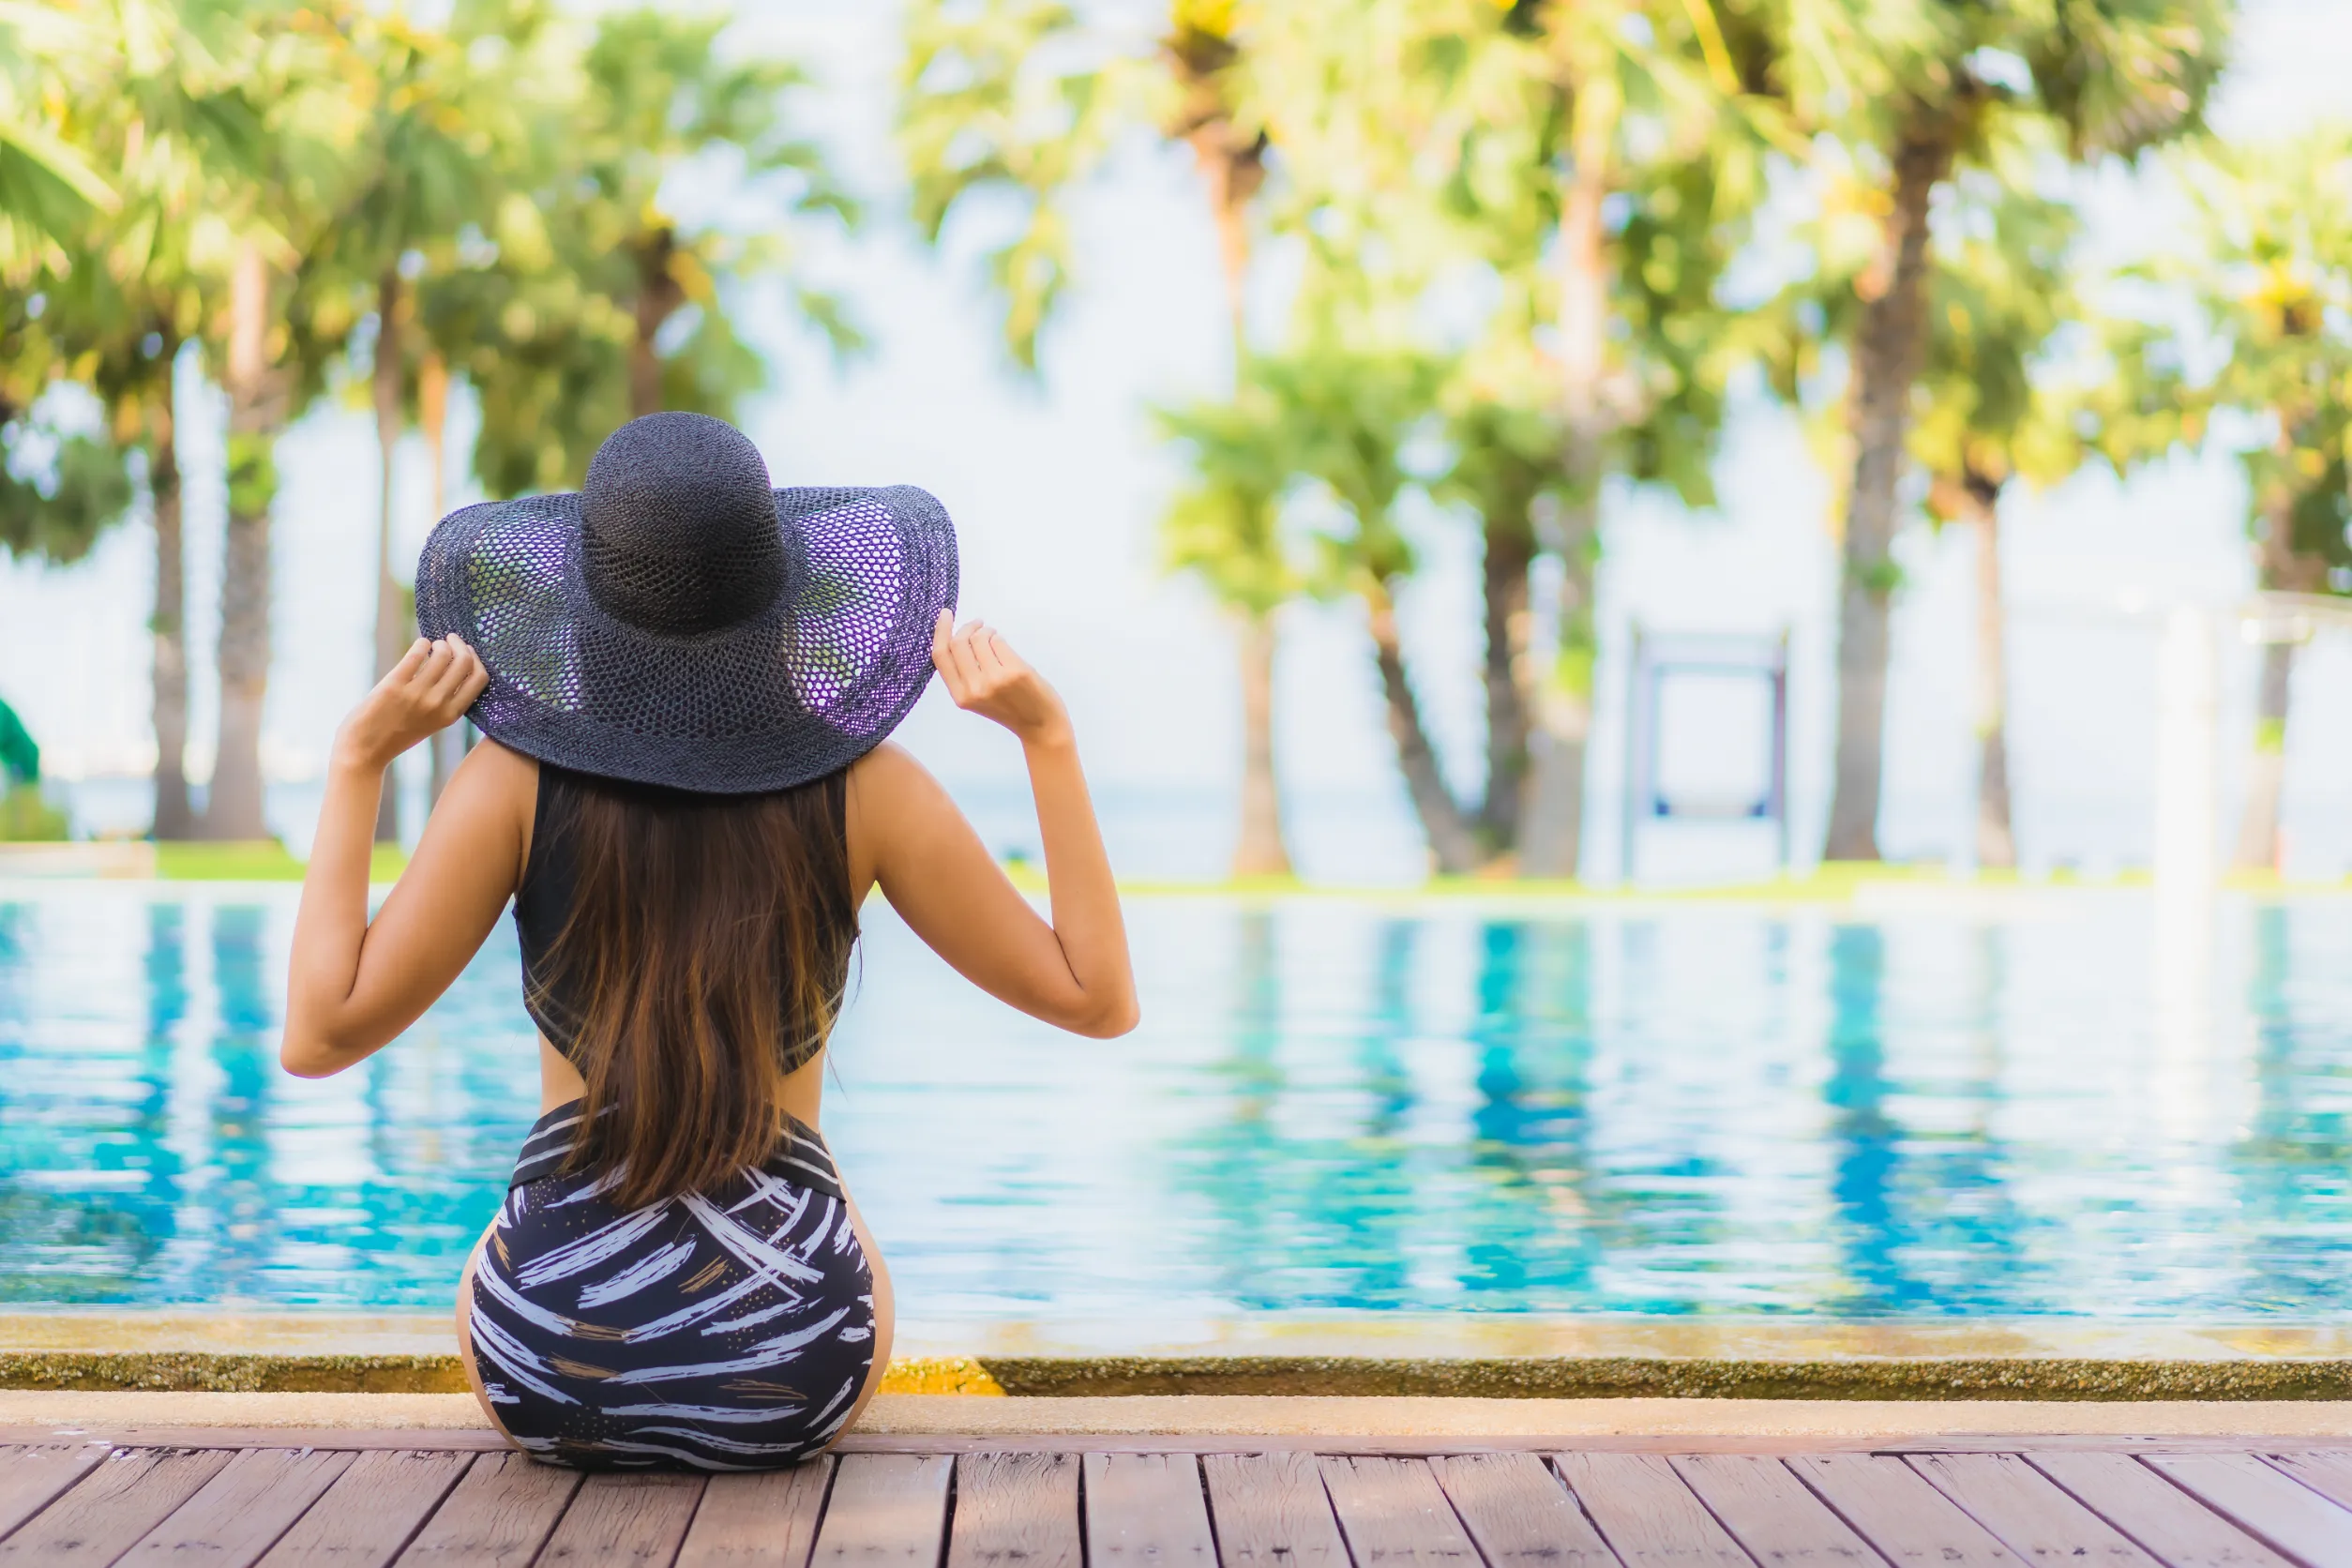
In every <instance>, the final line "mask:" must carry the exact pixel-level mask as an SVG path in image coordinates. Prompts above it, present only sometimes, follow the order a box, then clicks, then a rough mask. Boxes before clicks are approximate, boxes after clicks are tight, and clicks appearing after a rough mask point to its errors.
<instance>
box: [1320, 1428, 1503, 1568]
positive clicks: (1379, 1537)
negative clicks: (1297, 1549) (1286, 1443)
mask: <svg viewBox="0 0 2352 1568" xmlns="http://www.w3.org/2000/svg"><path fill="white" fill-rule="evenodd" d="M1323 1489H1324V1490H1325V1491H1328V1492H1329V1493H1330V1494H1331V1507H1332V1512H1333V1513H1334V1514H1336V1515H1339V1529H1340V1532H1341V1533H1342V1534H1344V1535H1345V1536H1347V1538H1348V1550H1349V1553H1350V1555H1352V1556H1353V1557H1354V1558H1355V1560H1356V1568H1478V1548H1477V1547H1475V1546H1473V1545H1470V1536H1469V1534H1468V1533H1467V1532H1466V1531H1465V1530H1463V1529H1462V1521H1461V1520H1460V1519H1459V1518H1456V1517H1455V1513H1454V1505H1453V1504H1452V1503H1450V1502H1448V1501H1447V1500H1446V1498H1445V1489H1444V1488H1443V1487H1441V1486H1440V1485H1438V1478H1437V1476H1436V1474H1435V1473H1434V1472H1433V1471H1431V1470H1430V1469H1429V1461H1428V1460H1426V1459H1406V1458H1394V1457H1390V1456H1388V1455H1378V1454H1334V1455H1327V1456H1326V1457H1325V1458H1324V1460H1323Z"/></svg>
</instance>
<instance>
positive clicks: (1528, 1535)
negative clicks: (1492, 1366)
mask: <svg viewBox="0 0 2352 1568" xmlns="http://www.w3.org/2000/svg"><path fill="white" fill-rule="evenodd" d="M1429 1469H1430V1470H1431V1471H1432V1472H1433V1473H1434V1474H1435V1475H1436V1476H1437V1478H1438V1485H1440V1486H1442V1487H1444V1488H1445V1495H1446V1497H1447V1498H1448V1499H1449V1500H1452V1502H1453V1504H1454V1511H1455V1513H1456V1514H1459V1515H1461V1516H1462V1524H1463V1527H1464V1528H1465V1529H1467V1530H1469V1531H1470V1539H1471V1540H1472V1541H1474V1542H1476V1543H1477V1544H1478V1550H1479V1553H1480V1555H1481V1556H1483V1557H1485V1560H1487V1562H1488V1563H1489V1564H1491V1565H1492V1568H1618V1565H1617V1554H1616V1553H1614V1552H1612V1551H1610V1550H1609V1548H1608V1543H1607V1542H1606V1541H1604V1540H1602V1539H1601V1532H1600V1531H1599V1530H1595V1529H1593V1528H1592V1521H1591V1520H1590V1519H1588V1518H1586V1517H1585V1516H1584V1510H1582V1509H1580V1508H1578V1507H1577V1506H1576V1500H1575V1499H1574V1498H1572V1497H1570V1496H1569V1495H1568V1488H1567V1487H1565V1486H1563V1485H1560V1477H1558V1476H1556V1475H1554V1474H1553V1473H1552V1472H1551V1470H1549V1469H1548V1468H1547V1467H1546V1466H1545V1463H1544V1461H1543V1460H1541V1459H1538V1458H1537V1457H1536V1456H1535V1455H1532V1454H1456V1455H1440V1457H1438V1458H1434V1459H1432V1460H1430V1461H1429ZM1227 1568H1231V1565H1230V1564H1228V1565H1227Z"/></svg>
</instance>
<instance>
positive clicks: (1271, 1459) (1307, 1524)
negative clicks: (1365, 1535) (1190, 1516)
mask: <svg viewBox="0 0 2352 1568" xmlns="http://www.w3.org/2000/svg"><path fill="white" fill-rule="evenodd" d="M1200 1472H1201V1474H1202V1475H1203V1476H1205V1477H1206V1478H1207V1480H1208V1483H1209V1513H1210V1515H1211V1516H1212V1518H1213V1521H1214V1524H1215V1527H1216V1538H1217V1555H1218V1558H1219V1559H1220V1560H1221V1561H1222V1562H1223V1563H1224V1568H1348V1547H1347V1545H1346V1543H1344V1542H1343V1541H1341V1540H1340V1538H1339V1521H1338V1520H1337V1519H1334V1518H1333V1517H1332V1513H1331V1499H1330V1498H1329V1497H1328V1496H1326V1495H1325V1494H1324V1492H1323V1472H1322V1467H1321V1465H1320V1463H1319V1461H1318V1460H1317V1459H1316V1457H1315V1455H1312V1454H1300V1453H1296V1452H1292V1453H1289V1454H1212V1455H1208V1456H1206V1457H1205V1458H1203V1459H1202V1460H1201V1461H1200Z"/></svg>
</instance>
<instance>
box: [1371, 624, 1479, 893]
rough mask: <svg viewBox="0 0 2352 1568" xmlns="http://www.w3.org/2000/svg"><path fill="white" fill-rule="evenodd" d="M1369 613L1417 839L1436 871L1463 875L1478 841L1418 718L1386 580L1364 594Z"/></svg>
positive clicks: (1383, 693) (1473, 864)
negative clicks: (1416, 824)
mask: <svg viewBox="0 0 2352 1568" xmlns="http://www.w3.org/2000/svg"><path fill="white" fill-rule="evenodd" d="M1364 603H1365V605H1366V607H1367V608H1368V609H1369V610H1370V611H1371V623H1372V652H1373V657H1374V660H1375V661H1376V662H1377V663H1378V665H1379V667H1380V695H1381V696H1382V697H1383V698H1384V699H1385V700H1386V701H1387V704H1388V732H1389V736H1390V738H1391V739H1393V740H1394V741H1395V743H1396V765H1397V767H1398V769H1399V770H1401V771H1402V772H1403V774H1404V776H1405V792H1406V793H1407V794H1408V795H1410V797H1411V799H1412V803H1413V814H1414V816H1416V817H1418V818H1419V819H1420V820H1421V834H1422V837H1423V838H1424V839H1425V841H1426V842H1427V843H1428V846H1429V854H1430V858H1431V859H1432V860H1434V861H1435V862H1436V864H1437V869H1438V874H1439V875H1440V876H1448V877H1461V876H1468V875H1469V874H1470V872H1471V871H1472V870H1474V869H1476V868H1477V866H1478V845H1477V843H1476V841H1475V840H1473V839H1472V837H1470V823H1469V822H1466V821H1464V820H1463V816H1462V808H1461V807H1459V806H1456V805H1455V801H1454V792H1453V791H1452V790H1450V789H1448V788H1447V787H1446V782H1445V775H1444V774H1443V773H1442V772H1441V771H1440V769H1439V767H1438V753H1437V748H1436V747H1435V746H1431V745H1430V744H1429V731H1428V729H1427V727H1426V726H1425V725H1424V724H1423V723H1422V721H1421V704H1420V702H1419V701H1417V700H1416V699H1415V698H1414V696H1413V687H1412V680H1411V678H1410V675H1408V673H1407V672H1406V670H1405V645H1404V641H1403V639H1402V638H1401V637H1400V636H1399V635H1398V632H1397V628H1396V601H1395V597H1394V596H1393V595H1392V593H1391V591H1390V587H1389V584H1388V583H1386V582H1379V583H1376V584H1375V585H1374V586H1373V587H1372V588H1371V589H1370V590H1369V591H1368V592H1367V593H1366V594H1365V595H1364Z"/></svg>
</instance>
